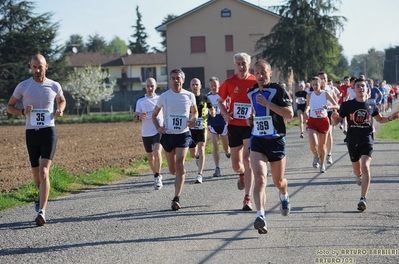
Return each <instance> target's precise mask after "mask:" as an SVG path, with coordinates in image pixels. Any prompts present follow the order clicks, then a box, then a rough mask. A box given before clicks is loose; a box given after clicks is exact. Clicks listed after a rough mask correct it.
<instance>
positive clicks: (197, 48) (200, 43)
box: [190, 37, 205, 53]
mask: <svg viewBox="0 0 399 264" xmlns="http://www.w3.org/2000/svg"><path fill="white" fill-rule="evenodd" d="M190 42H191V53H201V52H205V37H191V38H190Z"/></svg>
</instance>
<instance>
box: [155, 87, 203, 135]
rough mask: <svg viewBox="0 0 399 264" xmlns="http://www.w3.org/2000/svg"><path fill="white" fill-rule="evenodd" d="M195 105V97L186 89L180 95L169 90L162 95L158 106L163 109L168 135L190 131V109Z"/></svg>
mask: <svg viewBox="0 0 399 264" xmlns="http://www.w3.org/2000/svg"><path fill="white" fill-rule="evenodd" d="M194 105H196V102H195V95H194V94H193V93H192V92H189V91H187V90H185V89H182V90H181V91H180V92H179V93H175V92H173V90H172V89H169V90H168V91H166V92H164V93H163V94H161V95H160V96H159V98H158V102H157V106H158V107H159V108H162V109H163V113H164V114H163V116H164V124H165V127H166V133H168V134H181V133H184V132H187V131H189V128H188V126H187V125H188V121H189V120H188V119H189V117H190V109H191V107H192V106H194Z"/></svg>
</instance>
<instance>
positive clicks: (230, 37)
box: [224, 35, 233, 51]
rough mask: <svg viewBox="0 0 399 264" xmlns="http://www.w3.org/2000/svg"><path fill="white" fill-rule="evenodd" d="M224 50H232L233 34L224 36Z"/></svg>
mask: <svg viewBox="0 0 399 264" xmlns="http://www.w3.org/2000/svg"><path fill="white" fill-rule="evenodd" d="M224 42H225V45H226V51H233V35H226V36H224Z"/></svg>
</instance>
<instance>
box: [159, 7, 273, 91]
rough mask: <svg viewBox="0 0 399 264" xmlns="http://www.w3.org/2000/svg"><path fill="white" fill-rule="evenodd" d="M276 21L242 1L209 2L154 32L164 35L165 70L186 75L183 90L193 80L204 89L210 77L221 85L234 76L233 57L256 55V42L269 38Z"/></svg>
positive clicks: (270, 15)
mask: <svg viewBox="0 0 399 264" xmlns="http://www.w3.org/2000/svg"><path fill="white" fill-rule="evenodd" d="M279 19H280V17H279V16H278V15H277V14H275V13H273V12H270V11H268V10H266V9H263V8H261V7H259V6H256V5H253V4H251V3H248V2H246V1H243V0H210V1H208V2H206V3H204V4H203V5H200V6H198V7H196V8H194V9H192V10H190V11H188V12H186V13H184V14H182V15H181V16H179V17H176V18H175V19H173V20H171V21H169V22H167V23H165V24H162V25H160V26H158V27H156V30H157V31H160V32H163V31H166V32H167V34H166V43H167V50H166V53H167V68H168V69H169V70H171V69H174V68H181V69H182V70H183V71H184V72H185V74H186V82H185V84H184V88H189V82H190V80H191V79H192V78H194V77H196V78H199V79H200V80H201V82H202V83H203V84H204V86H205V85H207V84H208V79H209V78H210V77H212V76H216V77H218V78H219V79H220V80H221V82H223V81H224V80H225V79H226V78H227V77H229V76H231V75H233V74H234V61H233V55H234V54H235V53H238V52H246V53H248V54H250V55H251V56H253V55H255V54H257V53H258V52H257V51H256V50H255V44H256V42H257V41H258V40H259V39H260V38H261V37H263V36H266V35H268V34H270V32H271V29H272V28H273V27H274V26H275V25H276V24H277V23H278V22H279ZM272 67H273V65H272ZM273 70H274V74H273V77H272V81H276V82H277V81H279V73H278V72H277V71H276V70H275V69H273Z"/></svg>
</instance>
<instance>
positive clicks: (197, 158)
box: [195, 156, 199, 167]
mask: <svg viewBox="0 0 399 264" xmlns="http://www.w3.org/2000/svg"><path fill="white" fill-rule="evenodd" d="M195 164H196V165H197V167H198V164H199V156H195Z"/></svg>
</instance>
